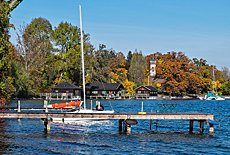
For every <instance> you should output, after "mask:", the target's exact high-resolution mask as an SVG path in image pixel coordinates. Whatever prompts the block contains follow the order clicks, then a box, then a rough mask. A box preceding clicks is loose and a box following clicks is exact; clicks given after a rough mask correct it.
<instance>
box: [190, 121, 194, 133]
mask: <svg viewBox="0 0 230 155" xmlns="http://www.w3.org/2000/svg"><path fill="white" fill-rule="evenodd" d="M192 131H193V120H190V123H189V132H190V133H192Z"/></svg>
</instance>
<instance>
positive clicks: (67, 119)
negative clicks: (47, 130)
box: [52, 109, 114, 122]
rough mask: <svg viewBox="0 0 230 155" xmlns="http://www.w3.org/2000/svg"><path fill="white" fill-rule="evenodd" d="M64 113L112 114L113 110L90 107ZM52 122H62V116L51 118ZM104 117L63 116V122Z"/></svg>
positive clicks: (93, 119) (94, 119)
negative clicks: (99, 109)
mask: <svg viewBox="0 0 230 155" xmlns="http://www.w3.org/2000/svg"><path fill="white" fill-rule="evenodd" d="M66 113H76V114H113V113H114V110H104V111H98V110H91V109H86V110H84V109H80V110H76V111H72V112H66ZM52 120H53V122H62V121H63V118H52ZM101 120H106V119H98V118H64V122H71V121H101Z"/></svg>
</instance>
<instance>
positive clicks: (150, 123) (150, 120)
mask: <svg viewBox="0 0 230 155" xmlns="http://www.w3.org/2000/svg"><path fill="white" fill-rule="evenodd" d="M152 124H153V123H152V119H150V127H149V130H151V129H152Z"/></svg>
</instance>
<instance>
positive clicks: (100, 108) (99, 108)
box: [53, 5, 114, 121]
mask: <svg viewBox="0 0 230 155" xmlns="http://www.w3.org/2000/svg"><path fill="white" fill-rule="evenodd" d="M79 12H80V29H81V56H82V59H81V60H82V76H83V78H82V80H83V94H84V98H83V101H75V102H72V104H66V105H65V104H63V103H62V104H60V105H58V104H56V106H60V107H62V106H64V107H66V106H72V105H74V104H76V105H77V106H81V105H82V102H83V108H81V107H80V108H79V109H73V110H71V111H69V112H67V113H88V114H99V113H100V114H101V113H102V114H111V113H114V110H104V107H103V106H102V105H101V104H100V102H96V108H95V109H92V107H91V109H86V94H85V69H84V51H83V33H82V19H81V5H79ZM56 106H55V105H54V107H56ZM78 120H95V119H94V118H64V121H78ZM96 120H98V119H96ZM53 121H62V118H53Z"/></svg>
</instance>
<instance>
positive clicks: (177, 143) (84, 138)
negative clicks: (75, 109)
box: [0, 100, 230, 155]
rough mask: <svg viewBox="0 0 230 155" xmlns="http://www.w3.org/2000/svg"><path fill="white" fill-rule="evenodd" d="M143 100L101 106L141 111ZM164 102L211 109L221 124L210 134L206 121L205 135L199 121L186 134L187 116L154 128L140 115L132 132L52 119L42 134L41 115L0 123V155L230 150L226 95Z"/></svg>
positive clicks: (31, 103)
mask: <svg viewBox="0 0 230 155" xmlns="http://www.w3.org/2000/svg"><path fill="white" fill-rule="evenodd" d="M141 102H142V100H111V101H107V100H101V103H102V104H103V106H104V107H105V109H111V108H110V104H111V105H112V107H113V109H114V110H115V111H116V112H138V111H141ZM164 102H167V103H178V105H177V111H178V112H190V111H194V112H202V113H210V114H214V119H217V120H219V122H220V125H217V126H214V132H215V133H214V136H210V135H209V125H208V124H206V123H205V126H204V134H202V135H201V134H199V123H198V122H194V129H193V131H194V132H193V133H192V134H190V133H189V121H188V120H172V121H171V120H159V121H158V127H157V130H156V127H155V125H152V130H150V129H149V123H150V121H149V120H138V124H137V125H132V133H131V135H126V134H124V133H119V131H118V120H111V121H96V122H90V121H89V122H80V121H79V122H74V123H67V124H65V131H63V129H62V127H63V126H62V124H61V123H51V132H50V133H45V132H44V124H43V121H42V120H41V119H20V121H18V120H17V119H7V120H2V121H1V124H0V143H1V144H0V145H1V149H0V154H196V155H197V154H230V100H226V101H200V100H189V101H184V100H183V101H182V100H178V101H177V100H174V101H164ZM143 103H144V111H146V112H150V111H151V110H152V111H154V112H155V111H156V110H157V108H158V107H157V104H158V103H162V101H154V100H143ZM16 105H17V103H16V101H12V102H10V103H9V104H8V106H15V107H16ZM87 106H88V107H90V101H89V103H88V104H87ZM21 107H43V101H42V100H21Z"/></svg>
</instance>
